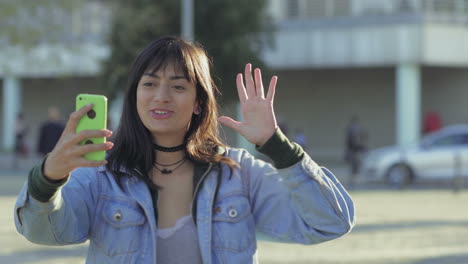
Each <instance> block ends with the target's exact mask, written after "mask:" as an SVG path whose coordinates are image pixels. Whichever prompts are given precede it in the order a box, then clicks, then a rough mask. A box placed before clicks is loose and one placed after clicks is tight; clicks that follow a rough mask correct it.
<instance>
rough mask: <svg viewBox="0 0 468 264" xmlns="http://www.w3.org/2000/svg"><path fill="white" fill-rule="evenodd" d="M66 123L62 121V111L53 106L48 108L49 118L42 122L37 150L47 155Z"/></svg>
mask: <svg viewBox="0 0 468 264" xmlns="http://www.w3.org/2000/svg"><path fill="white" fill-rule="evenodd" d="M64 128H65V125H64V124H63V123H62V122H61V121H60V111H59V110H58V108H57V107H54V106H51V107H49V109H48V119H47V120H46V121H45V122H44V123H42V125H41V128H40V131H39V139H38V142H37V152H38V153H39V154H40V155H41V156H45V155H46V154H48V153H49V152H51V151H52V149H53V148H54V147H55V144H57V141H58V140H59V138H60V136H61V135H62V132H63V129H64Z"/></svg>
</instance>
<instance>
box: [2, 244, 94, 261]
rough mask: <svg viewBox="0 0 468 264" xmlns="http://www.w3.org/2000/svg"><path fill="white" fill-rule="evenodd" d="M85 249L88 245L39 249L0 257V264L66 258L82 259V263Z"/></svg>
mask: <svg viewBox="0 0 468 264" xmlns="http://www.w3.org/2000/svg"><path fill="white" fill-rule="evenodd" d="M87 249H88V245H80V246H73V247H67V246H64V247H51V248H39V249H35V250H31V251H18V252H14V253H13V254H10V255H0V263H8V264H23V263H34V262H39V261H46V260H53V259H57V258H67V257H73V258H76V257H78V258H80V257H82V258H83V262H84V259H85V258H86V253H87Z"/></svg>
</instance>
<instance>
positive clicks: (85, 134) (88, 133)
mask: <svg viewBox="0 0 468 264" xmlns="http://www.w3.org/2000/svg"><path fill="white" fill-rule="evenodd" d="M110 136H112V131H110V130H107V129H101V130H97V129H96V130H83V131H81V132H80V133H78V134H76V136H75V137H74V138H73V139H72V141H71V144H73V145H75V144H78V143H80V142H81V141H83V140H86V139H88V138H100V137H110Z"/></svg>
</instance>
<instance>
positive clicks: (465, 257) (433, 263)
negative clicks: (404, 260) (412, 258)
mask: <svg viewBox="0 0 468 264" xmlns="http://www.w3.org/2000/svg"><path fill="white" fill-rule="evenodd" d="M449 263H450V264H452V263H459V264H461V263H468V253H466V254H457V255H448V256H441V257H431V258H427V259H423V260H419V261H416V262H414V263H412V264H449Z"/></svg>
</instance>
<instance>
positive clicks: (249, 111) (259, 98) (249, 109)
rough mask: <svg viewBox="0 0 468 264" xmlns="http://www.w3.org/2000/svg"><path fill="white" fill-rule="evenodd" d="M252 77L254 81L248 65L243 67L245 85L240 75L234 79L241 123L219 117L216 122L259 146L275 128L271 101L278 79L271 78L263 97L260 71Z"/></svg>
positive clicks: (250, 66)
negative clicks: (239, 104)
mask: <svg viewBox="0 0 468 264" xmlns="http://www.w3.org/2000/svg"><path fill="white" fill-rule="evenodd" d="M254 76H255V80H254V78H253V77H252V65H251V64H250V63H249V64H247V65H246V66H245V79H246V80H245V85H244V80H243V75H242V73H239V74H238V75H237V78H236V84H237V92H238V94H239V100H240V103H241V109H242V116H243V121H242V122H239V121H236V120H234V119H232V118H230V117H227V116H221V117H219V118H218V120H219V122H220V123H222V124H223V125H225V126H227V127H230V128H232V129H234V130H235V131H236V132H238V133H239V134H241V135H242V136H243V137H245V138H246V139H247V140H248V141H249V142H250V143H252V144H255V145H258V146H261V145H263V144H265V142H266V141H267V140H268V139H269V138H270V137H271V136H272V135H273V133H274V132H275V130H276V128H277V124H276V118H275V113H274V110H273V100H274V96H275V88H276V82H277V80H278V77H276V76H273V77H272V78H271V80H270V86H269V88H268V93H267V95H266V97H265V95H264V92H263V82H262V73H261V71H260V69H255V71H254Z"/></svg>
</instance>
